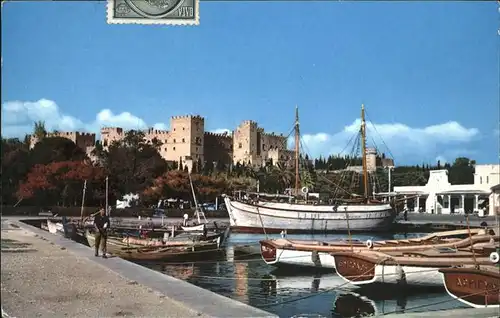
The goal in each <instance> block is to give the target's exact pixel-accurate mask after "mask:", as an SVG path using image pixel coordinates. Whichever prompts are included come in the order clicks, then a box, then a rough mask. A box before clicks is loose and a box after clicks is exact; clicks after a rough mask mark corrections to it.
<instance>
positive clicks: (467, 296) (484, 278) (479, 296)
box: [439, 252, 500, 308]
mask: <svg viewBox="0 0 500 318" xmlns="http://www.w3.org/2000/svg"><path fill="white" fill-rule="evenodd" d="M494 253H495V254H494ZM494 253H491V255H490V259H492V260H496V263H497V266H494V265H493V266H492V265H490V266H479V268H476V267H474V266H465V267H452V268H442V269H440V270H439V272H440V273H441V274H442V276H443V283H444V287H445V288H446V291H447V292H448V294H450V295H451V296H452V297H453V298H455V299H457V300H458V301H460V302H462V303H464V304H466V305H469V306H471V307H474V308H499V307H500V267H499V266H498V253H497V252H494Z"/></svg>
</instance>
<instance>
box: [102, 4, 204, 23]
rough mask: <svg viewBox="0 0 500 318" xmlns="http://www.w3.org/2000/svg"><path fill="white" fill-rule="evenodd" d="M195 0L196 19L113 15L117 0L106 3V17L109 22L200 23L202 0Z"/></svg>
mask: <svg viewBox="0 0 500 318" xmlns="http://www.w3.org/2000/svg"><path fill="white" fill-rule="evenodd" d="M193 1H194V9H195V11H196V12H195V17H194V20H187V19H186V20H179V19H148V18H140V19H123V18H114V17H113V11H114V10H113V8H114V6H115V0H107V2H108V3H107V5H106V18H107V23H108V24H145V25H151V24H156V25H187V26H190V25H200V0H193Z"/></svg>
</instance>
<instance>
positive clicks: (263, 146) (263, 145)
mask: <svg viewBox="0 0 500 318" xmlns="http://www.w3.org/2000/svg"><path fill="white" fill-rule="evenodd" d="M271 148H272V146H271ZM262 150H266V145H265V144H262Z"/></svg>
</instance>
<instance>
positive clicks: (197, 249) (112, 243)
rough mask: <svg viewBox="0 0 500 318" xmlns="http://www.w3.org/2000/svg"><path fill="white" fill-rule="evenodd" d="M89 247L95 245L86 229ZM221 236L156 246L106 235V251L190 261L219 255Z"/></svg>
mask: <svg viewBox="0 0 500 318" xmlns="http://www.w3.org/2000/svg"><path fill="white" fill-rule="evenodd" d="M85 234H86V237H87V240H88V242H89V245H90V247H94V246H95V236H94V234H93V233H91V232H90V231H88V230H87V231H86V233H85ZM221 239H222V238H221V237H220V236H219V237H218V238H217V239H215V240H210V241H196V240H193V241H191V242H181V243H180V244H179V242H166V243H165V244H162V245H158V246H144V245H138V244H133V243H132V244H131V243H130V242H127V240H126V239H123V238H116V237H108V239H107V252H109V253H110V254H112V255H115V256H118V257H120V258H123V259H126V260H130V261H175V260H183V261H188V260H189V261H191V260H193V261H194V260H198V259H207V258H210V257H215V256H219V255H220V253H221V252H222V249H221V248H220V243H221Z"/></svg>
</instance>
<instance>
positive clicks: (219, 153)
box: [203, 132, 233, 165]
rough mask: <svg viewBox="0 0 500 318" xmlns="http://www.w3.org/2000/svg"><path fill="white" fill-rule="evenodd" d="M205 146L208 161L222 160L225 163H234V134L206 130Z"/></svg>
mask: <svg viewBox="0 0 500 318" xmlns="http://www.w3.org/2000/svg"><path fill="white" fill-rule="evenodd" d="M203 147H204V149H203V152H204V155H205V161H206V162H220V163H222V164H225V165H227V164H230V163H232V156H233V135H232V134H228V133H223V134H215V133H211V132H205V135H204V145H203Z"/></svg>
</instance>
